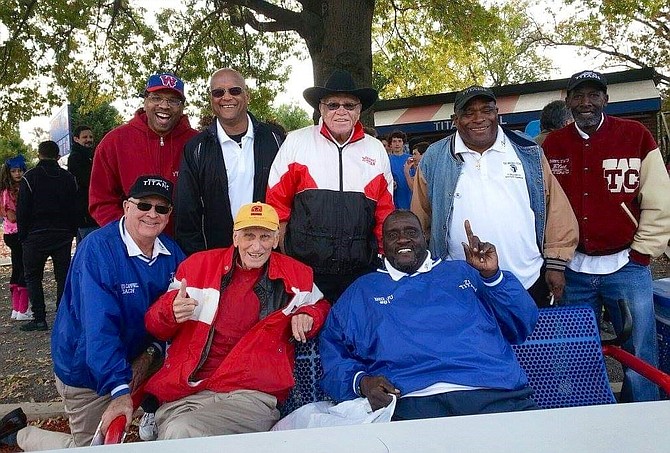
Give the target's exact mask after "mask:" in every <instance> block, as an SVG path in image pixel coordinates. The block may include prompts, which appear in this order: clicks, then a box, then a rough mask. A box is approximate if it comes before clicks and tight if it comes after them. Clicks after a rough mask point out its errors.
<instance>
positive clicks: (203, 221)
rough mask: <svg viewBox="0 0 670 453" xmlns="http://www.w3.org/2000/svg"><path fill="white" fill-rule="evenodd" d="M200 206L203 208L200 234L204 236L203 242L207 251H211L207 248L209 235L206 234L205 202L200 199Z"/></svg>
mask: <svg viewBox="0 0 670 453" xmlns="http://www.w3.org/2000/svg"><path fill="white" fill-rule="evenodd" d="M200 206H202V215H201V216H200V233H201V234H202V241H203V242H204V244H205V250H209V247H208V246H207V235H206V234H205V200H204V199H203V198H202V197H200Z"/></svg>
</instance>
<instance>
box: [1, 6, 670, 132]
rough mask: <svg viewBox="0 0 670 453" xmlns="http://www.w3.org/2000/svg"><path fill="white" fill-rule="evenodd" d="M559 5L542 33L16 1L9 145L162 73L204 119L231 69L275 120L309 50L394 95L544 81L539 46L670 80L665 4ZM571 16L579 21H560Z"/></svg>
mask: <svg viewBox="0 0 670 453" xmlns="http://www.w3.org/2000/svg"><path fill="white" fill-rule="evenodd" d="M551 4H552V7H551V9H550V13H551V14H553V15H554V21H555V23H553V24H548V25H547V24H544V25H543V24H540V25H537V24H536V23H535V22H537V21H534V20H533V19H532V18H531V17H529V15H528V13H527V11H528V8H529V2H528V0H508V1H506V2H504V3H501V2H490V1H484V0H480V1H477V0H458V1H453V0H208V1H206V2H203V1H202V0H182V1H180V2H171V3H166V6H165V7H163V8H162V9H160V10H158V13H154V14H149V13H148V11H147V10H146V9H144V8H141V7H137V6H134V4H133V3H132V2H131V1H130V0H103V1H100V0H79V1H76V2H72V1H71V0H50V1H49V2H45V1H38V0H9V1H5V2H1V3H0V104H1V105H3V109H2V110H0V134H5V135H7V134H9V133H10V132H11V131H12V130H14V128H15V127H16V125H17V124H18V123H19V121H23V120H27V119H29V118H31V117H33V116H35V115H39V114H45V113H46V112H48V110H49V108H50V107H51V106H53V105H58V104H62V103H63V101H65V100H69V101H70V102H72V101H73V100H76V99H77V98H79V99H81V101H82V105H93V104H96V103H97V104H101V103H104V102H108V101H109V100H111V99H120V98H128V97H130V96H133V95H136V94H137V93H139V92H141V91H142V89H143V86H144V83H145V81H146V79H147V77H148V75H150V74H151V73H153V72H157V71H170V72H174V73H176V74H177V75H179V76H180V77H182V78H183V79H184V80H185V81H186V82H187V86H186V90H187V102H188V103H189V104H190V105H194V106H195V107H196V109H199V111H200V112H206V111H207V109H208V106H207V96H206V91H207V79H208V76H209V74H210V73H211V72H213V71H214V70H216V69H218V68H220V67H233V68H235V69H237V70H239V71H240V72H241V73H242V74H243V75H244V76H245V77H247V80H248V82H249V86H250V91H251V99H252V100H251V105H250V109H251V110H252V111H254V113H255V114H257V115H258V116H259V117H264V118H268V117H270V116H271V113H272V109H271V103H272V101H273V100H274V98H275V97H276V95H277V93H278V92H279V91H280V90H281V89H282V88H283V85H284V83H285V81H286V79H287V72H288V68H287V67H286V65H285V61H286V59H287V57H288V56H289V55H304V53H305V51H306V52H307V53H308V54H309V56H310V57H311V59H312V63H313V76H314V80H315V82H316V83H317V84H322V83H324V82H325V80H326V78H327V77H328V75H329V74H330V73H331V72H332V70H334V69H336V68H343V69H347V70H349V71H350V72H351V73H352V74H353V76H354V78H355V80H356V82H357V83H359V84H360V85H362V86H375V87H376V88H378V89H380V90H381V93H382V96H383V97H396V96H399V95H413V94H426V93H432V92H438V91H444V90H448V89H458V88H461V87H463V86H465V85H468V84H470V83H477V82H478V83H485V84H490V85H502V84H508V83H521V82H526V81H532V80H538V79H542V78H546V76H547V72H548V71H549V69H550V64H549V62H548V61H547V60H546V58H544V57H543V56H542V54H541V48H539V47H538V43H541V44H545V45H579V46H582V48H584V49H596V50H598V51H600V52H604V53H606V54H607V55H610V56H611V57H612V58H613V59H615V60H616V62H618V63H622V62H623V63H625V64H627V65H630V66H632V67H640V66H645V65H651V66H655V67H656V68H657V69H658V70H659V72H660V73H661V75H662V78H663V80H664V82H666V83H667V82H668V81H670V73H669V72H668V71H669V68H670V36H669V32H668V30H669V24H668V18H669V16H670V12H669V8H670V7H669V6H668V3H667V1H666V0H636V1H633V0H608V1H605V2H603V1H601V0H580V1H579V2H577V1H576V0H563V2H560V3H559V2H553V3H551ZM563 5H565V7H567V8H568V9H570V8H571V11H572V10H574V11H577V12H578V14H572V15H570V16H569V17H567V18H559V12H563V9H564V8H563ZM550 17H551V15H547V18H550ZM540 32H541V36H539V33H540ZM540 39H541V41H539V40H540ZM373 52H374V57H373ZM373 60H374V72H373ZM194 123H196V124H197V121H194Z"/></svg>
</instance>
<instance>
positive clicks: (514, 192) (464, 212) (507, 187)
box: [446, 126, 544, 289]
mask: <svg viewBox="0 0 670 453" xmlns="http://www.w3.org/2000/svg"><path fill="white" fill-rule="evenodd" d="M454 150H455V152H456V154H459V155H460V156H461V157H462V158H463V161H464V165H463V167H462V169H461V175H460V177H459V179H458V184H457V185H456V190H455V193H454V205H453V213H452V216H451V224H450V225H449V230H448V233H447V238H446V240H447V247H448V251H449V254H448V256H447V259H451V260H464V259H465V254H464V253H463V245H462V243H463V242H466V243H467V237H466V235H465V227H464V226H463V224H464V222H465V220H466V219H467V220H469V221H470V225H471V227H472V231H473V233H474V234H475V235H477V236H478V237H479V239H480V240H481V241H484V242H490V243H492V244H493V245H495V247H496V249H497V251H498V259H499V262H500V268H501V269H505V270H508V271H510V272H512V273H513V274H514V275H515V276H516V277H517V278H518V279H519V280H520V281H521V284H522V285H523V286H524V288H526V289H527V288H530V287H531V286H532V285H533V283H535V282H536V281H537V279H538V278H539V276H540V269H541V268H542V264H543V262H544V260H543V258H542V254H541V253H540V250H539V249H538V247H537V243H536V240H535V213H534V212H533V210H532V209H531V208H530V196H529V195H528V188H527V186H526V176H525V173H524V169H523V166H522V165H521V160H520V159H519V158H518V156H517V155H516V152H515V151H514V148H513V147H512V144H511V143H510V142H509V140H508V139H507V137H506V136H505V133H504V132H503V130H502V128H501V127H500V126H498V135H497V137H496V141H495V143H494V144H493V146H491V148H489V149H487V150H486V151H484V152H483V153H482V154H480V153H478V152H476V151H473V150H471V149H469V148H468V147H467V146H466V145H465V143H463V139H462V138H461V137H460V134H459V133H458V132H457V133H456V137H455V142H454Z"/></svg>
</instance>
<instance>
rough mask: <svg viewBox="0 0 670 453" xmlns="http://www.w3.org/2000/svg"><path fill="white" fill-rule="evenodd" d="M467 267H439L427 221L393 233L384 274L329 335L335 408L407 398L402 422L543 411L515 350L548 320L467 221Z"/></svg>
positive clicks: (324, 344) (370, 281) (346, 299)
mask: <svg viewBox="0 0 670 453" xmlns="http://www.w3.org/2000/svg"><path fill="white" fill-rule="evenodd" d="M465 231H466V237H467V240H468V243H463V250H464V252H465V257H466V261H442V260H440V259H437V260H433V259H432V257H431V255H430V252H429V251H428V250H427V245H426V239H425V237H424V235H423V232H422V230H421V225H420V223H419V219H418V218H417V217H416V216H415V215H414V214H413V213H411V212H409V211H401V210H399V211H395V212H394V213H392V214H390V215H389V216H388V217H387V219H386V221H385V222H384V225H383V241H384V251H385V253H386V256H385V259H384V268H382V269H379V270H378V271H377V272H374V273H370V274H368V275H365V276H363V277H361V278H359V279H358V280H356V281H355V282H354V283H353V284H352V285H351V286H350V287H349V288H348V289H347V290H346V291H345V292H344V293H343V294H342V296H341V297H340V299H339V301H338V303H337V304H335V305H334V306H333V308H332V310H331V312H330V314H329V316H328V319H327V321H326V324H325V327H324V329H323V331H322V333H321V339H320V351H321V360H322V363H323V368H324V375H323V378H322V381H321V385H322V387H323V388H324V390H325V391H326V392H327V393H328V394H329V395H330V396H331V397H333V398H334V399H335V400H337V401H343V400H350V399H354V398H356V397H359V396H362V397H367V398H368V400H369V401H370V405H371V406H372V408H373V409H378V408H380V407H385V406H387V405H388V404H389V403H390V402H391V401H392V397H391V394H395V395H396V396H398V397H399V399H398V402H397V405H396V409H395V412H394V415H393V419H394V420H411V419H418V418H432V417H445V416H450V415H470V414H479V413H490V412H507V411H517V410H528V409H535V408H536V407H537V406H536V404H535V402H534V401H533V399H532V390H531V389H530V388H529V387H528V380H527V378H526V375H525V373H524V371H523V370H522V369H521V367H520V365H519V363H518V361H517V359H516V356H515V355H514V352H513V351H512V348H511V346H510V345H511V344H517V343H522V342H523V341H524V340H525V339H526V337H527V336H528V335H530V333H531V332H532V330H533V328H534V326H535V323H536V322H537V317H538V312H537V308H536V306H535V304H534V302H533V299H532V298H531V297H530V296H529V295H528V293H527V292H526V291H525V290H524V288H523V286H522V285H521V283H520V282H519V281H518V280H517V278H516V277H514V276H513V275H512V274H511V273H509V272H507V271H501V270H500V269H499V268H498V255H497V253H496V249H495V247H494V246H493V245H492V244H490V243H488V242H483V241H480V240H479V238H478V237H477V236H475V235H474V234H473V232H472V229H471V228H470V224H469V222H468V221H466V222H465Z"/></svg>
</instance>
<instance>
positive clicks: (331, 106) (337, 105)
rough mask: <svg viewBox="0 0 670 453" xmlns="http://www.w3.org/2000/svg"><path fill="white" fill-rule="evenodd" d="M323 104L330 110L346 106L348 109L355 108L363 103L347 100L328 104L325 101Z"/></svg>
mask: <svg viewBox="0 0 670 453" xmlns="http://www.w3.org/2000/svg"><path fill="white" fill-rule="evenodd" d="M321 104H323V105H325V106H326V108H327V109H328V110H330V111H333V110H337V109H339V108H340V107H344V108H345V109H346V110H353V109H355V108H356V107H357V106H359V105H361V103H360V102H357V103H353V102H347V103H344V104H340V103H339V102H328V103H327V104H326V103H325V102H322V103H321Z"/></svg>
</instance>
